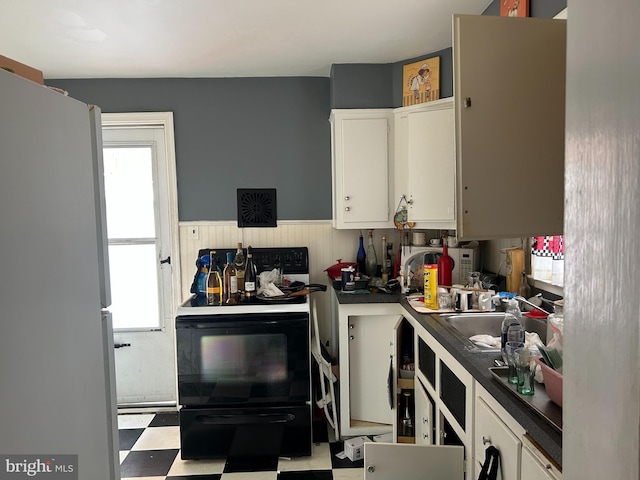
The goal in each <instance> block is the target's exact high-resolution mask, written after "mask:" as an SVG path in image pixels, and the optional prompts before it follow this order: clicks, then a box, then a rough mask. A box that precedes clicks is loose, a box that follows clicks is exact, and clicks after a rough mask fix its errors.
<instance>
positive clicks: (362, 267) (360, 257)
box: [356, 232, 367, 276]
mask: <svg viewBox="0 0 640 480" xmlns="http://www.w3.org/2000/svg"><path fill="white" fill-rule="evenodd" d="M366 259H367V254H366V253H365V251H364V239H363V238H362V232H360V238H359V245H358V254H357V256H356V265H357V267H358V276H361V275H364V274H365V273H366V271H367V263H366Z"/></svg>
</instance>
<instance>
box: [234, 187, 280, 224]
mask: <svg viewBox="0 0 640 480" xmlns="http://www.w3.org/2000/svg"><path fill="white" fill-rule="evenodd" d="M276 214H277V209H276V189H275V188H239V189H238V227H239V228H242V227H275V226H277V225H276V220H277V218H276Z"/></svg>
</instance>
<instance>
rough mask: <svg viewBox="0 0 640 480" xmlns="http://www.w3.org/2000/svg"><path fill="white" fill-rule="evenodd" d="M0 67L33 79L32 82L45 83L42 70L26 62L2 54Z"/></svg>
mask: <svg viewBox="0 0 640 480" xmlns="http://www.w3.org/2000/svg"><path fill="white" fill-rule="evenodd" d="M0 68H2V69H4V70H7V71H8V72H11V73H15V74H16V75H19V76H21V77H24V78H26V79H27V80H31V81H32V82H36V83H39V84H40V85H44V76H43V75H42V71H40V70H38V69H36V68H33V67H30V66H29V65H25V64H24V63H20V62H17V61H16V60H13V59H11V58H9V57H5V56H3V55H0Z"/></svg>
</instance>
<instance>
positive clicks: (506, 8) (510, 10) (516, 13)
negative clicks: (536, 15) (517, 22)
mask: <svg viewBox="0 0 640 480" xmlns="http://www.w3.org/2000/svg"><path fill="white" fill-rule="evenodd" d="M500 16H501V17H528V16H529V0H500Z"/></svg>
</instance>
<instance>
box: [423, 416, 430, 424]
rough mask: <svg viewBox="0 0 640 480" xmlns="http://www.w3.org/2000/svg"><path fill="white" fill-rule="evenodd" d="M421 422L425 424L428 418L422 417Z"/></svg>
mask: <svg viewBox="0 0 640 480" xmlns="http://www.w3.org/2000/svg"><path fill="white" fill-rule="evenodd" d="M422 423H424V424H425V425H426V424H427V423H429V420H427V419H426V418H424V417H422Z"/></svg>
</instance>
